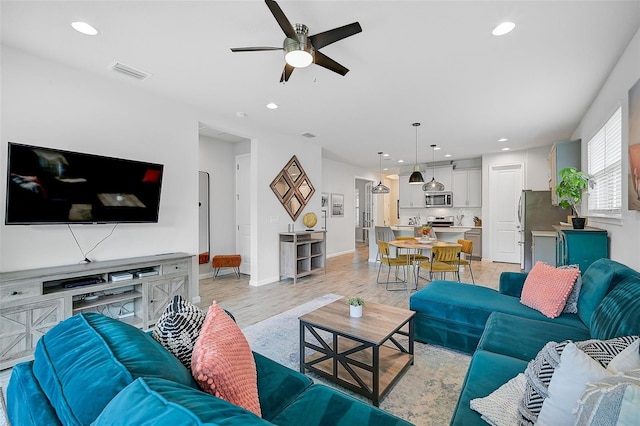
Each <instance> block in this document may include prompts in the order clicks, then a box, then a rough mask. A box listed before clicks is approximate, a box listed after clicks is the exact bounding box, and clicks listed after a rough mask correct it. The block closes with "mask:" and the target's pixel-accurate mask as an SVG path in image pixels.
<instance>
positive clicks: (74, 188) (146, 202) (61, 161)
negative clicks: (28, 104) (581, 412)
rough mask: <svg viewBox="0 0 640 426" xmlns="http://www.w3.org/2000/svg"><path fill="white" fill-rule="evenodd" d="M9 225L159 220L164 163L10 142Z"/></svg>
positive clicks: (6, 222) (7, 216)
mask: <svg viewBox="0 0 640 426" xmlns="http://www.w3.org/2000/svg"><path fill="white" fill-rule="evenodd" d="M7 170H8V173H7V197H6V198H7V200H6V215H5V224H6V225H39V224H65V223H144V222H157V221H158V211H159V207H160V189H161V186H162V173H163V165H162V164H153V163H145V162H141V161H133V160H125V159H121V158H112V157H104V156H100V155H91V154H84V153H80V152H71V151H63V150H59V149H52V148H44V147H38V146H30V145H23V144H19V143H14V142H9V152H8V155H7Z"/></svg>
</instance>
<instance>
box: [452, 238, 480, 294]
mask: <svg viewBox="0 0 640 426" xmlns="http://www.w3.org/2000/svg"><path fill="white" fill-rule="evenodd" d="M458 244H460V245H462V249H461V250H460V252H461V253H464V257H460V259H459V261H460V265H461V266H468V267H469V273H470V274H471V282H472V283H474V284H475V283H476V281H475V279H474V278H473V270H472V269H471V255H472V253H473V241H471V240H458ZM454 262H455V260H454Z"/></svg>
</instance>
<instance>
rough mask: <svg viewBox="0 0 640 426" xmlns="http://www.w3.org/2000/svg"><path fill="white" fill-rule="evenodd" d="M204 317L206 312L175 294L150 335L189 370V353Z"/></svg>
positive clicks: (191, 350)
mask: <svg viewBox="0 0 640 426" xmlns="http://www.w3.org/2000/svg"><path fill="white" fill-rule="evenodd" d="M205 318H206V312H203V311H202V310H201V309H200V308H198V307H197V306H195V305H193V304H191V303H189V302H188V301H187V300H185V299H184V298H183V297H182V296H180V295H176V296H175V297H174V298H173V301H172V302H171V303H170V304H168V305H167V307H166V308H165V310H164V312H163V313H162V315H161V316H160V318H159V319H158V321H157V322H156V326H155V327H154V329H153V332H152V334H151V335H152V336H153V338H154V339H155V340H157V341H158V342H160V344H162V346H164V347H165V348H167V350H168V351H169V352H171V353H172V354H173V355H174V356H175V357H176V358H178V359H179V360H180V362H182V363H183V364H184V365H185V367H187V368H188V369H189V370H191V353H192V352H193V346H194V345H195V343H196V340H197V339H198V336H199V335H200V330H201V329H202V324H204V320H205Z"/></svg>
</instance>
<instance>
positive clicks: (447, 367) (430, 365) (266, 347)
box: [242, 294, 471, 426]
mask: <svg viewBox="0 0 640 426" xmlns="http://www.w3.org/2000/svg"><path fill="white" fill-rule="evenodd" d="M341 297H342V296H340V295H337V294H327V295H324V296H322V297H319V298H317V299H314V300H312V301H310V302H308V303H305V304H303V305H300V306H298V307H296V308H293V309H290V310H288V311H286V312H283V313H281V314H279V315H275V316H273V317H271V318H268V319H266V320H264V321H261V322H259V323H257V324H254V325H251V326H249V327H246V328H244V329H243V330H242V331H243V332H244V334H245V336H246V337H247V340H248V341H249V344H250V345H251V349H253V350H254V351H256V352H258V353H260V354H262V355H264V356H267V357H269V358H271V359H273V360H274V361H277V362H279V363H281V364H283V365H286V366H287V367H290V368H292V369H294V370H296V371H299V369H300V360H299V356H300V355H299V354H300V352H299V337H298V336H299V321H298V317H299V316H301V315H304V314H306V313H307V312H311V311H313V310H315V309H317V308H319V307H321V306H324V305H326V304H328V303H331V302H333V301H335V300H337V299H339V298H341ZM365 309H366V308H365ZM414 352H415V359H414V365H412V366H411V367H410V368H409V370H408V371H407V372H406V373H405V374H404V376H403V377H402V378H401V379H400V381H399V382H398V383H397V384H396V385H395V387H394V388H393V389H392V390H391V392H390V393H389V394H388V395H387V396H386V397H385V398H384V399H383V400H382V402H381V403H380V408H381V409H383V410H385V411H388V412H390V413H392V414H395V415H396V416H398V417H400V418H402V419H405V420H407V421H409V422H411V423H413V424H415V425H419V426H429V425H438V426H439V425H444V424H449V422H450V420H451V416H452V414H453V410H454V409H455V405H456V402H457V400H458V395H459V393H460V389H461V388H462V381H463V380H464V376H465V373H466V371H467V368H468V366H469V362H470V360H471V357H469V356H468V355H465V354H461V353H459V352H455V351H450V350H447V349H443V348H441V347H437V346H432V345H427V344H423V343H418V342H416V344H415V349H414ZM308 376H309V377H311V378H312V379H313V380H314V381H315V382H320V383H324V384H326V385H329V386H331V387H334V388H336V389H340V390H341V391H343V392H346V393H348V394H350V395H352V396H354V397H355V398H358V399H361V400H363V401H367V402H370V401H369V400H367V399H365V398H364V397H362V396H360V395H357V394H354V393H353V392H351V391H349V390H347V389H344V388H342V387H340V386H338V385H335V384H333V383H330V382H328V381H326V380H325V379H324V378H321V377H318V376H316V375H314V374H312V373H308Z"/></svg>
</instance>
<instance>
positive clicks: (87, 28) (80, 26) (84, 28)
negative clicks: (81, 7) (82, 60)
mask: <svg viewBox="0 0 640 426" xmlns="http://www.w3.org/2000/svg"><path fill="white" fill-rule="evenodd" d="M71 26H72V27H73V29H74V30H76V31H78V32H79V33H82V34H86V35H90V36H94V35H97V34H98V30H97V29H95V28H94V27H93V26H91V25H89V24H87V23H86V22H82V21H76V22H72V23H71Z"/></svg>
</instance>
